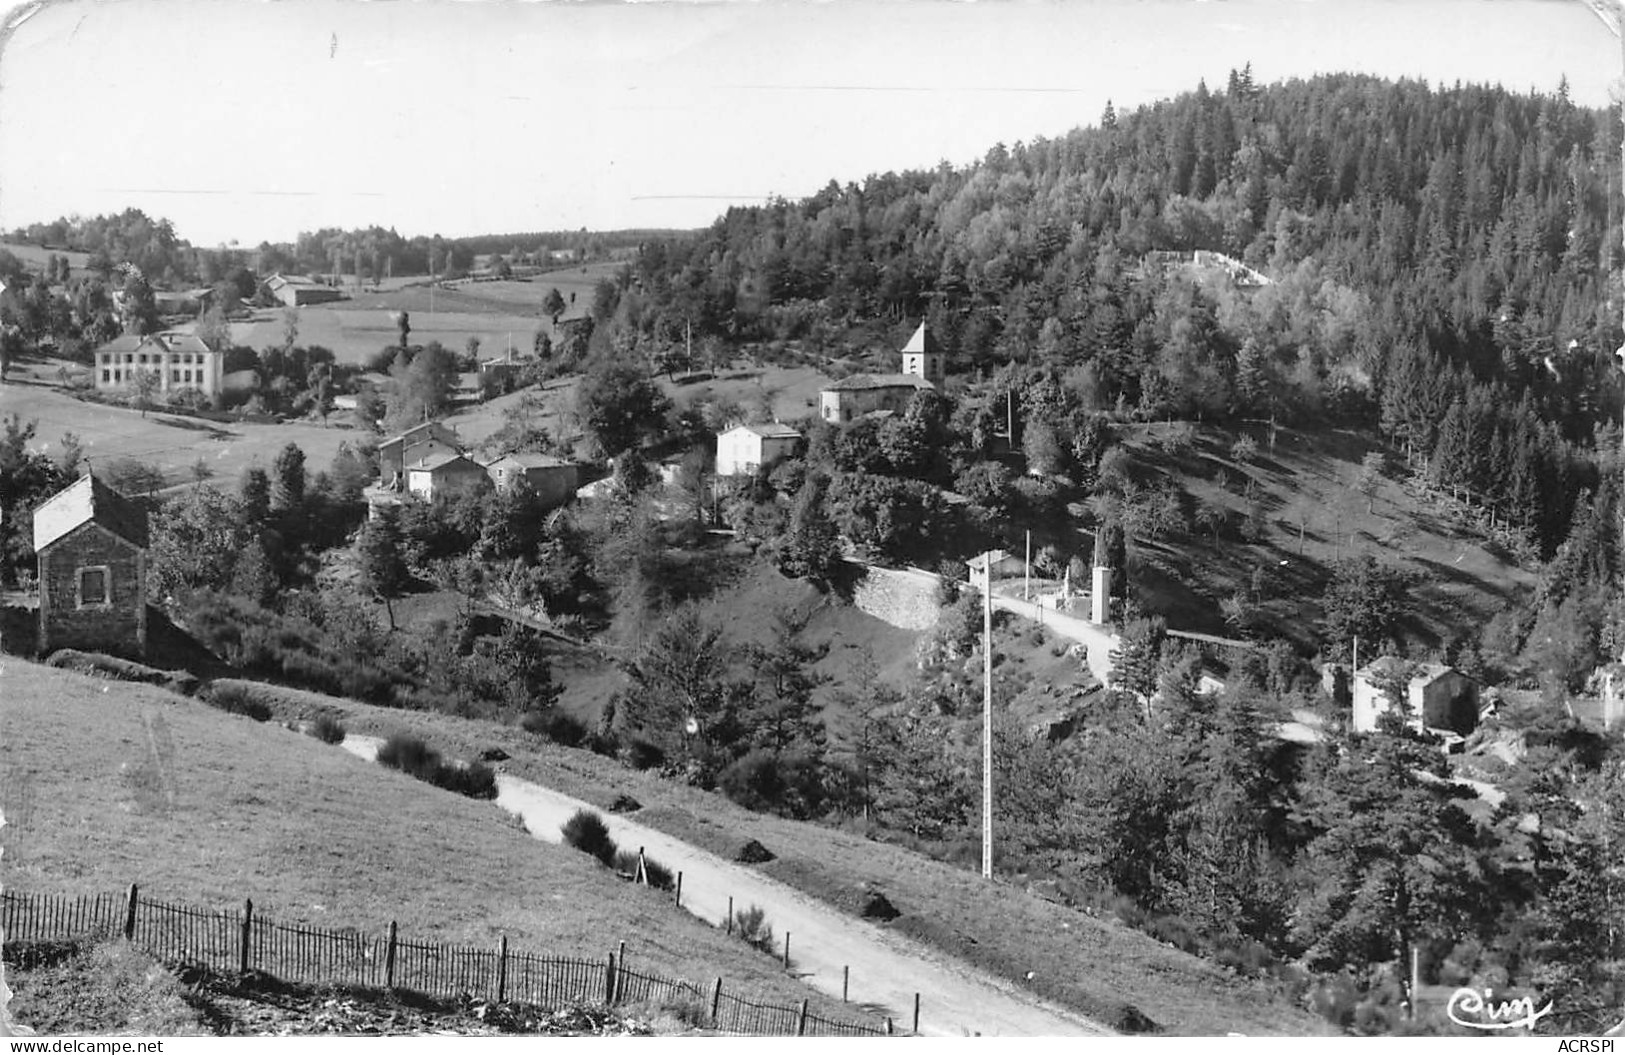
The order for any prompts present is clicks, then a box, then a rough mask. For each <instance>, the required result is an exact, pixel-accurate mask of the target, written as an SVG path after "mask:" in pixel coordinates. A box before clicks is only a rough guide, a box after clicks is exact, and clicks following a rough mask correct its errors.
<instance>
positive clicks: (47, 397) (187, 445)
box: [0, 384, 363, 487]
mask: <svg viewBox="0 0 1625 1055" xmlns="http://www.w3.org/2000/svg"><path fill="white" fill-rule="evenodd" d="M12 413H15V414H17V415H18V416H20V417H21V418H22V420H23V422H24V423H25V424H26V423H27V422H29V421H34V422H37V423H38V424H37V427H36V429H35V434H34V442H33V443H31V444H30V446H31V447H32V448H33V449H35V450H44V451H46V452H47V453H49V452H53V451H55V450H56V449H57V447H58V446H59V445H60V443H61V441H62V434H63V433H65V432H72V433H73V434H74V435H76V436H77V437H79V442H80V443H82V444H83V445H84V449H85V456H86V459H87V460H88V461H89V462H90V464H91V466H92V467H93V468H97V469H100V468H104V467H105V466H106V464H107V463H108V462H110V461H112V460H114V459H117V458H137V459H140V460H141V461H145V462H151V463H153V464H155V465H157V466H158V467H159V468H160V469H162V470H163V472H164V477H165V479H166V480H167V481H168V482H169V483H170V484H178V483H185V482H190V481H191V479H192V466H193V465H194V464H196V462H197V461H198V459H200V458H201V459H202V460H203V462H204V464H206V465H207V466H208V467H209V468H210V469H211V470H212V471H213V473H214V480H215V482H216V483H217V484H224V485H226V486H230V487H235V486H236V482H237V480H238V478H239V477H241V476H242V473H243V470H244V469H246V468H248V467H249V466H250V465H259V466H262V467H264V468H269V467H270V466H271V463H272V462H273V461H274V460H275V458H276V455H277V452H278V451H280V450H281V449H282V448H283V447H285V446H287V445H288V444H290V443H296V444H298V445H299V447H300V448H301V449H302V450H303V451H304V452H305V464H306V465H307V466H308V467H309V469H310V471H311V472H313V473H314V472H315V471H317V470H320V469H325V468H327V466H328V464H329V463H331V462H332V460H333V456H334V454H336V453H337V452H338V449H339V444H341V443H343V442H344V441H346V440H349V441H350V442H351V443H354V442H356V441H358V440H359V439H361V438H362V436H363V434H362V433H361V432H359V431H357V430H355V429H352V428H346V427H344V425H341V424H340V422H341V421H343V419H344V418H345V417H346V416H345V415H342V414H336V415H334V416H333V418H332V421H333V424H332V425H330V426H322V425H317V424H313V423H304V422H291V423H288V424H283V425H254V424H250V423H247V422H228V423H224V424H221V423H217V422H213V421H204V420H202V419H200V418H189V417H182V416H180V415H174V414H166V413H164V412H162V411H159V410H154V411H150V412H148V414H147V416H146V417H144V418H143V417H142V416H141V414H140V412H139V411H135V410H130V409H128V408H125V407H115V406H107V405H105V404H100V403H87V402H84V401H82V400H79V399H75V398H74V397H73V396H71V395H69V394H67V393H66V392H64V391H62V390H61V389H58V388H52V387H46V386H45V385H42V384H29V385H23V384H7V385H5V386H3V387H0V415H9V414H12Z"/></svg>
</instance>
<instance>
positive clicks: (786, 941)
mask: <svg viewBox="0 0 1625 1055" xmlns="http://www.w3.org/2000/svg"><path fill="white" fill-rule="evenodd" d="M784 969H785V970H786V971H788V970H789V969H790V932H789V931H785V932H784Z"/></svg>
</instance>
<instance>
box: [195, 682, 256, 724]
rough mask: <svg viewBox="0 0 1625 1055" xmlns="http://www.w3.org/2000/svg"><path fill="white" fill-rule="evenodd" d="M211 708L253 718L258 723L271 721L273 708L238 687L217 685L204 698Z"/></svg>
mask: <svg viewBox="0 0 1625 1055" xmlns="http://www.w3.org/2000/svg"><path fill="white" fill-rule="evenodd" d="M204 700H205V702H207V703H208V704H209V706H211V707H217V708H219V709H220V710H222V711H225V712H226V713H227V714H241V715H243V716H245V717H248V718H252V719H254V720H255V721H256V722H268V721H270V720H271V708H270V707H269V706H268V705H267V704H266V703H265V702H264V701H263V700H257V699H254V698H253V697H252V696H251V695H250V694H249V693H248V692H247V691H246V690H244V689H242V688H240V687H238V686H236V685H216V686H214V687H213V688H212V689H210V690H209V692H208V694H207V695H206V696H205V697H204Z"/></svg>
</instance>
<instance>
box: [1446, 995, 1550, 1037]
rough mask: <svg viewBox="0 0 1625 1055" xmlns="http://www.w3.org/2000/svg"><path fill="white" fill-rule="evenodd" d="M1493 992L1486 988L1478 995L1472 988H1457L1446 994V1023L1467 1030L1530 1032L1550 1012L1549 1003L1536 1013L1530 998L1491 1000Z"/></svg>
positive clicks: (1533, 1002) (1532, 1000) (1533, 1001)
mask: <svg viewBox="0 0 1625 1055" xmlns="http://www.w3.org/2000/svg"><path fill="white" fill-rule="evenodd" d="M1494 995H1495V991H1494V990H1493V989H1486V990H1484V992H1483V993H1482V994H1480V993H1479V992H1478V990H1476V989H1457V990H1456V991H1455V992H1454V993H1451V994H1450V1002H1449V1003H1448V1004H1446V1005H1445V1014H1447V1015H1449V1016H1450V1021H1452V1022H1454V1023H1455V1024H1456V1025H1458V1026H1465V1027H1466V1028H1468V1029H1528V1030H1533V1029H1534V1028H1535V1023H1537V1022H1539V1021H1540V1020H1541V1019H1542V1018H1544V1017H1545V1016H1546V1015H1549V1014H1551V1013H1552V1004H1551V1001H1549V1000H1548V1001H1547V1002H1546V1006H1545V1007H1543V1008H1541V1009H1540V1010H1539V1011H1536V1010H1535V1000H1534V998H1533V997H1529V996H1521V997H1518V998H1516V999H1514V1000H1499V1001H1498V1000H1495V999H1494Z"/></svg>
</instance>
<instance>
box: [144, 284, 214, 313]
mask: <svg viewBox="0 0 1625 1055" xmlns="http://www.w3.org/2000/svg"><path fill="white" fill-rule="evenodd" d="M213 299H214V290H212V289H208V288H203V289H178V290H168V289H155V290H153V291H152V301H153V305H154V307H156V308H157V309H158V314H160V315H201V314H203V312H204V311H206V310H208V307H209V302H210V301H211V300H213Z"/></svg>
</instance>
